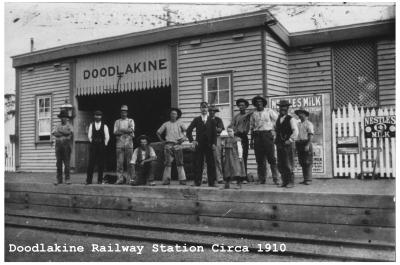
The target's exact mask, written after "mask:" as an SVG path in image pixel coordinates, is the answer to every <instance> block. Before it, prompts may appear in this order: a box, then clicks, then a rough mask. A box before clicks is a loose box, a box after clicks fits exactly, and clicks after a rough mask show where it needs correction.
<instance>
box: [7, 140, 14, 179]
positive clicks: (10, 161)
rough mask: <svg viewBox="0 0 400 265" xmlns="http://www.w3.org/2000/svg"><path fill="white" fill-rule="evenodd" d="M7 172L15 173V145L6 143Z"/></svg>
mask: <svg viewBox="0 0 400 265" xmlns="http://www.w3.org/2000/svg"><path fill="white" fill-rule="evenodd" d="M5 160H6V161H5V171H7V172H14V171H15V144H13V143H6V144H5Z"/></svg>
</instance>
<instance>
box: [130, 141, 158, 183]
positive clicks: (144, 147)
mask: <svg viewBox="0 0 400 265" xmlns="http://www.w3.org/2000/svg"><path fill="white" fill-rule="evenodd" d="M138 141H139V144H140V146H139V147H137V148H136V149H135V151H133V155H132V159H131V162H130V164H131V170H130V171H131V172H130V184H131V185H133V186H136V185H146V183H147V181H148V182H149V185H150V186H154V185H155V182H154V168H155V165H154V163H155V161H156V160H157V156H156V153H155V152H154V149H153V148H152V147H151V146H150V141H149V138H148V137H147V136H146V135H141V136H140V137H139V138H138Z"/></svg>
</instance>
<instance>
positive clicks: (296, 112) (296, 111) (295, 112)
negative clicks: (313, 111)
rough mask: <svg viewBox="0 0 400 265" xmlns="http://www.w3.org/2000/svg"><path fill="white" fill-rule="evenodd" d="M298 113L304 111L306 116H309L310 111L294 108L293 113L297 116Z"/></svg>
mask: <svg viewBox="0 0 400 265" xmlns="http://www.w3.org/2000/svg"><path fill="white" fill-rule="evenodd" d="M299 113H304V114H306V116H310V113H309V112H308V111H306V110H295V111H294V114H296V115H297V116H298V115H299Z"/></svg>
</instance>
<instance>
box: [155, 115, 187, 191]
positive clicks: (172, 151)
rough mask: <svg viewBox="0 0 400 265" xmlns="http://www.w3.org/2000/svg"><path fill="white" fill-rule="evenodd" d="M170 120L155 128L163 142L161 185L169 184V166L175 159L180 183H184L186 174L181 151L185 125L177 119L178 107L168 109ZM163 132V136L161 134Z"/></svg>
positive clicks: (184, 137) (178, 116)
mask: <svg viewBox="0 0 400 265" xmlns="http://www.w3.org/2000/svg"><path fill="white" fill-rule="evenodd" d="M169 114H170V120H169V121H167V122H165V123H163V125H161V127H160V128H159V129H158V130H157V137H158V139H160V141H161V142H164V143H165V145H164V159H165V161H164V165H165V168H164V173H163V185H169V184H170V182H171V169H172V168H171V167H172V162H173V161H174V159H175V162H176V167H177V171H178V178H179V184H180V185H186V174H185V169H184V167H183V165H184V164H183V151H182V143H183V142H184V141H185V140H186V136H185V132H186V126H185V125H184V124H183V123H182V122H181V121H180V120H179V118H180V117H181V116H182V112H181V110H180V109H177V108H172V109H171V110H170V113H169ZM163 133H165V138H163V137H162V134H163Z"/></svg>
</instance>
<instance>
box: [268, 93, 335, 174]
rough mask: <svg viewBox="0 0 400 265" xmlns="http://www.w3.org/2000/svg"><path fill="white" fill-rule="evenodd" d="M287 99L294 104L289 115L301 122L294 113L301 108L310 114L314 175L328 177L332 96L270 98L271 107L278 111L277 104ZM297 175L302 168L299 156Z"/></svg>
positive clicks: (296, 166)
mask: <svg viewBox="0 0 400 265" xmlns="http://www.w3.org/2000/svg"><path fill="white" fill-rule="evenodd" d="M282 99H286V100H289V102H290V103H291V104H292V105H291V106H290V108H289V115H291V116H292V117H294V118H295V119H297V120H298V122H300V120H299V118H298V117H297V115H296V114H295V113H294V111H295V110H297V109H299V108H304V109H306V110H307V111H308V112H309V113H310V116H309V121H310V122H311V123H312V124H313V125H314V132H315V134H314V137H313V141H312V143H313V150H314V163H313V173H314V175H317V176H318V177H328V176H330V174H326V173H330V172H331V169H332V153H331V152H330V149H331V145H330V144H331V141H330V140H329V139H331V129H330V128H331V122H330V119H329V117H330V116H329V115H330V110H331V103H330V94H302V95H293V96H278V97H270V98H269V106H270V107H271V108H272V109H275V110H276V111H278V106H277V103H279V101H280V100H282ZM294 172H295V173H297V174H301V172H302V171H301V167H300V165H299V163H298V157H297V154H296V156H295V170H294Z"/></svg>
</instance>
